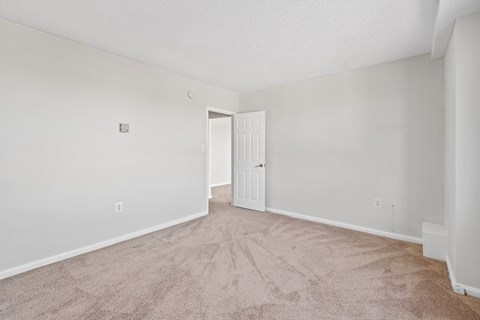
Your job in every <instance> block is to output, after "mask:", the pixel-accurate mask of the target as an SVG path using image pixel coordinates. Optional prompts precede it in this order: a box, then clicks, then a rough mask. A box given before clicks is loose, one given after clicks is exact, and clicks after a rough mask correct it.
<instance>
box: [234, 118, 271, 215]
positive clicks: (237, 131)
mask: <svg viewBox="0 0 480 320" xmlns="http://www.w3.org/2000/svg"><path fill="white" fill-rule="evenodd" d="M233 205H234V206H236V207H242V208H247V209H252V210H257V211H263V212H265V111H257V112H246V113H237V114H235V115H234V116H233Z"/></svg>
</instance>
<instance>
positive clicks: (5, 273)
mask: <svg viewBox="0 0 480 320" xmlns="http://www.w3.org/2000/svg"><path fill="white" fill-rule="evenodd" d="M207 214H208V212H207V211H205V212H201V213H197V214H193V215H190V216H187V217H184V218H180V219H177V220H173V221H169V222H166V223H162V224H160V225H157V226H154V227H150V228H146V229H143V230H139V231H135V232H132V233H128V234H125V235H122V236H119V237H116V238H113V239H109V240H106V241H102V242H98V243H95V244H92V245H89V246H86V247H83V248H78V249H75V250H71V251H67V252H64V253H60V254H57V255H54V256H51V257H48V258H44V259H41V260H37V261H33V262H30V263H27V264H24V265H21V266H18V267H14V268H11V269H7V270H1V271H0V280H1V279H5V278H9V277H12V276H14V275H17V274H20V273H24V272H27V271H30V270H33V269H37V268H40V267H43V266H46V265H49V264H52V263H55V262H59V261H62V260H66V259H69V258H73V257H75V256H79V255H81V254H84V253H88V252H92V251H95V250H98V249H102V248H106V247H109V246H111V245H114V244H117V243H120V242H123V241H127V240H130V239H133V238H137V237H140V236H143V235H146V234H148V233H152V232H155V231H159V230H162V229H165V228H168V227H171V226H174V225H177V224H180V223H184V222H188V221H191V220H195V219H198V218H201V217H203V216H206V215H207Z"/></svg>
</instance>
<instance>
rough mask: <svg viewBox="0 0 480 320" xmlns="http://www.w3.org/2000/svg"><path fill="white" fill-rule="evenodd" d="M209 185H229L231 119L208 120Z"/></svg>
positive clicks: (230, 174)
mask: <svg viewBox="0 0 480 320" xmlns="http://www.w3.org/2000/svg"><path fill="white" fill-rule="evenodd" d="M209 123H210V185H211V186H218V185H224V184H230V183H231V179H232V178H231V177H232V147H231V144H232V118H231V117H224V118H215V119H210V120H209Z"/></svg>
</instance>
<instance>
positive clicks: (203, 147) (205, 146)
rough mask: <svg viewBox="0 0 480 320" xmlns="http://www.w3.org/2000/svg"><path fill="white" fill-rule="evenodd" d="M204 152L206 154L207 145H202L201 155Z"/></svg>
mask: <svg viewBox="0 0 480 320" xmlns="http://www.w3.org/2000/svg"><path fill="white" fill-rule="evenodd" d="M205 152H207V145H206V144H202V153H205Z"/></svg>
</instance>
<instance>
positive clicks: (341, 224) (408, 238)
mask: <svg viewBox="0 0 480 320" xmlns="http://www.w3.org/2000/svg"><path fill="white" fill-rule="evenodd" d="M266 210H267V211H268V212H271V213H276V214H281V215H284V216H289V217H292V218H297V219H302V220H308V221H313V222H319V223H323V224H328V225H331V226H335V227H341V228H345V229H350V230H355V231H360V232H365V233H370V234H374V235H377V236H382V237H387V238H391V239H395V240H402V241H407V242H413V243H418V244H422V243H423V239H422V238H418V237H412V236H407V235H404V234H399V233H393V232H387V231H382V230H376V229H371V228H367V227H360V226H356V225H353V224H349V223H344V222H338V221H333V220H327V219H322V218H318V217H312V216H308V215H305V214H300V213H294V212H290V211H285V210H279V209H274V208H266Z"/></svg>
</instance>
